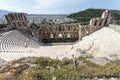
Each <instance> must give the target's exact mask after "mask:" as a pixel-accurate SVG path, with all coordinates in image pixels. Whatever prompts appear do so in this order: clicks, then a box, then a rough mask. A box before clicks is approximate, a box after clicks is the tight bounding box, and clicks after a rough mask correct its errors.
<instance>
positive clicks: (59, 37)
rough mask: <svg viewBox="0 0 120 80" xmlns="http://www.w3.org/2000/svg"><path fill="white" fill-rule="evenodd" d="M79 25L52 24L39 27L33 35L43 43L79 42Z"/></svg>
mask: <svg viewBox="0 0 120 80" xmlns="http://www.w3.org/2000/svg"><path fill="white" fill-rule="evenodd" d="M79 30H80V25H79V24H57V25H55V24H53V25H42V26H40V28H39V30H37V31H39V32H37V31H36V30H33V29H32V31H33V33H34V34H35V35H36V34H37V35H36V36H37V37H38V38H39V40H41V41H43V42H67V41H77V40H79Z"/></svg>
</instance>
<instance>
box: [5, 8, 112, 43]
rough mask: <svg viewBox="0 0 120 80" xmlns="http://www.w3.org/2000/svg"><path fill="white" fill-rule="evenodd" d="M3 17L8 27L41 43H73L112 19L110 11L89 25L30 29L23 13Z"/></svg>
mask: <svg viewBox="0 0 120 80" xmlns="http://www.w3.org/2000/svg"><path fill="white" fill-rule="evenodd" d="M5 17H6V20H7V22H8V24H9V25H11V26H13V27H14V28H17V29H22V30H26V31H27V32H30V33H31V35H32V36H35V37H36V38H37V39H38V40H39V41H42V42H71V41H72V42H75V41H78V40H81V39H82V37H84V36H86V35H89V34H90V33H93V32H95V31H96V30H98V29H100V28H102V27H104V26H109V23H110V22H111V19H112V17H111V11H109V10H105V11H104V12H103V14H102V16H101V18H92V19H91V20H90V23H89V25H80V24H76V23H70V24H44V25H40V26H39V28H36V27H34V26H32V27H30V25H29V21H28V19H27V14H25V13H10V14H8V15H5Z"/></svg>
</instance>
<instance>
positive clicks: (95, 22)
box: [89, 10, 112, 26]
mask: <svg viewBox="0 0 120 80" xmlns="http://www.w3.org/2000/svg"><path fill="white" fill-rule="evenodd" d="M111 19H112V17H111V11H109V10H105V11H104V12H103V13H102V16H101V18H92V19H91V20H90V23H89V25H92V26H108V25H109V24H110V22H111Z"/></svg>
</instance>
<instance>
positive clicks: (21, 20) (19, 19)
mask: <svg viewBox="0 0 120 80" xmlns="http://www.w3.org/2000/svg"><path fill="white" fill-rule="evenodd" d="M5 18H6V20H7V22H8V24H9V25H11V26H13V27H14V28H19V29H23V30H24V29H26V28H28V27H29V21H28V19H27V14H26V13H9V14H7V15H5Z"/></svg>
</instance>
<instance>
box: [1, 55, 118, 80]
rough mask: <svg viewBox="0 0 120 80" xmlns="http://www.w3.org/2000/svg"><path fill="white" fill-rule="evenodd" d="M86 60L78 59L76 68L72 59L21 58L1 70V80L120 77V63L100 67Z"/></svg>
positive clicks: (64, 79) (88, 79)
mask: <svg viewBox="0 0 120 80" xmlns="http://www.w3.org/2000/svg"><path fill="white" fill-rule="evenodd" d="M86 59H87V57H79V58H77V59H76V61H77V66H76V67H74V62H73V60H72V59H70V60H68V59H64V60H63V61H59V60H53V59H50V58H42V57H40V58H21V59H19V60H16V61H13V62H10V65H6V66H4V67H2V68H1V69H0V80H85V79H86V80H96V79H94V78H95V77H98V78H103V77H106V78H110V77H118V76H119V75H120V69H119V67H120V61H115V62H113V63H108V64H106V65H104V66H100V65H96V64H93V63H91V62H90V61H87V60H86Z"/></svg>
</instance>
